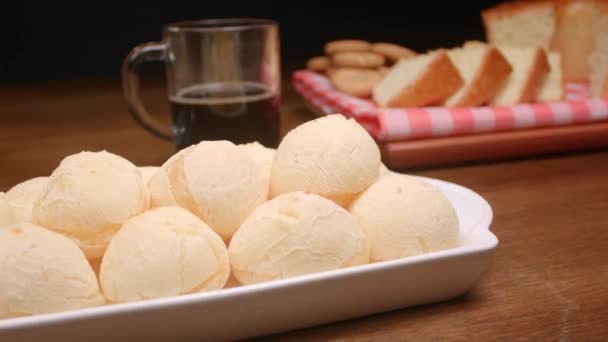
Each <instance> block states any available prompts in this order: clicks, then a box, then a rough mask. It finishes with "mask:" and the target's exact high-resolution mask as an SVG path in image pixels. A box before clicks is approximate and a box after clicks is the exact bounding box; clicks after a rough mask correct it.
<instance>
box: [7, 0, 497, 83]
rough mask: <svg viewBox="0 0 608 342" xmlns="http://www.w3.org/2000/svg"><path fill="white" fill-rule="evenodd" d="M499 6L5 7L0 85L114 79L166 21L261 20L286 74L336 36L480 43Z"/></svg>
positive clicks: (419, 43)
mask: <svg viewBox="0 0 608 342" xmlns="http://www.w3.org/2000/svg"><path fill="white" fill-rule="evenodd" d="M496 3H498V1H446V2H441V1H400V2H389V1H363V2H360V3H358V4H355V3H354V2H353V1H350V2H335V1H334V2H332V1H325V2H316V1H312V2H311V1H255V0H251V1H230V0H219V1H202V0H199V1H161V2H152V1H127V0H123V1H100V0H97V1H80V2H72V1H67V2H66V1H44V2H43V1H23V2H17V3H12V4H5V6H4V9H3V11H4V14H3V16H4V17H5V18H4V19H3V20H2V24H1V25H2V26H3V27H2V30H3V31H2V32H3V35H4V39H3V44H2V48H1V49H2V57H1V59H0V61H1V62H2V63H1V65H0V75H1V76H0V82H3V83H10V82H16V81H28V80H48V79H69V78H82V77H91V76H98V75H107V76H117V77H118V74H119V70H120V65H121V62H122V59H123V58H124V56H125V55H126V54H127V53H128V51H129V49H130V48H131V47H133V46H135V45H137V44H139V43H142V42H146V41H154V40H158V39H160V35H161V27H162V26H163V25H164V24H166V23H169V22H173V21H180V20H188V19H204V18H221V17H262V18H271V19H274V20H277V21H278V22H279V24H280V34H281V52H282V58H283V65H284V67H285V68H289V69H291V68H295V67H300V66H302V65H303V63H304V62H305V60H306V59H307V58H308V57H311V56H314V55H317V54H320V53H321V49H322V45H323V43H324V42H326V41H328V40H332V39H337V38H359V39H366V40H370V41H392V42H396V43H400V44H404V45H406V46H408V47H410V48H413V49H415V50H418V51H424V50H427V49H432V48H437V47H450V46H453V45H458V44H460V43H462V42H463V41H464V40H467V39H485V36H484V32H483V26H482V23H481V19H480V14H479V12H480V10H481V9H483V8H487V7H490V6H492V5H495V4H496Z"/></svg>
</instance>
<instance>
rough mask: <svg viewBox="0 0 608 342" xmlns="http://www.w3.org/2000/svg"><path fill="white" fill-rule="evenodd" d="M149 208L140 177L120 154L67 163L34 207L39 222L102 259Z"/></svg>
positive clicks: (80, 157) (82, 154)
mask: <svg viewBox="0 0 608 342" xmlns="http://www.w3.org/2000/svg"><path fill="white" fill-rule="evenodd" d="M148 207H149V196H148V192H147V189H146V187H145V185H144V181H143V178H142V176H141V173H140V172H139V171H138V170H137V167H136V166H135V165H133V164H132V163H131V162H130V161H128V160H126V159H124V158H122V157H120V156H117V155H115V154H112V153H109V152H106V151H101V152H88V151H86V152H80V153H77V154H73V155H70V156H68V157H66V158H64V159H63V160H62V161H61V163H60V164H59V166H58V167H57V168H56V169H55V170H54V171H53V173H52V174H51V176H50V178H49V183H48V185H47V187H46V189H45V191H44V192H43V193H42V195H41V196H40V198H38V200H37V201H36V203H35V204H34V209H33V216H34V222H35V223H36V224H38V225H40V226H42V227H45V228H48V229H51V230H53V231H56V232H59V233H62V234H64V235H66V236H67V237H69V238H71V239H72V240H74V241H75V242H76V243H77V244H78V245H79V246H80V248H82V250H83V251H84V253H85V255H86V256H87V257H88V258H90V259H94V258H99V257H101V256H102V255H103V252H104V251H105V249H106V247H107V246H108V243H109V242H110V240H111V239H112V236H113V235H114V234H115V233H116V231H117V230H118V228H120V226H121V225H122V224H123V223H124V222H125V221H126V220H128V219H129V218H131V217H133V216H135V215H137V214H139V213H142V212H143V211H145V210H147V209H148Z"/></svg>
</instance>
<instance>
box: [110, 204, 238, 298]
mask: <svg viewBox="0 0 608 342" xmlns="http://www.w3.org/2000/svg"><path fill="white" fill-rule="evenodd" d="M229 275H230V263H229V261H228V251H227V248H226V245H225V244H224V242H223V241H222V239H221V238H220V237H219V235H217V234H216V233H215V232H214V231H213V230H212V229H211V228H209V226H207V224H205V223H204V222H203V221H201V220H200V219H199V218H198V217H196V216H195V215H194V214H192V213H190V212H189V211H187V210H185V209H183V208H181V207H177V206H173V207H161V208H156V209H151V210H149V211H147V212H145V213H143V214H141V215H138V216H135V217H133V218H131V219H129V220H128V221H127V222H125V224H124V225H123V227H122V228H121V229H120V231H119V232H118V233H117V234H116V236H114V238H113V239H112V242H111V243H110V245H109V246H108V249H107V251H106V253H105V255H104V257H103V259H102V262H101V268H100V276H99V277H100V282H101V287H102V289H103V293H104V295H105V296H106V298H107V299H108V300H109V301H111V302H129V301H137V300H144V299H151V298H160V297H167V296H177V295H181V294H187V293H193V292H202V291H210V290H215V289H221V288H222V287H224V285H225V284H226V281H227V280H228V277H229Z"/></svg>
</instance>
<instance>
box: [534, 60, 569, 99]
mask: <svg viewBox="0 0 608 342" xmlns="http://www.w3.org/2000/svg"><path fill="white" fill-rule="evenodd" d="M547 59H548V61H549V67H550V68H551V70H550V71H549V75H548V76H547V77H546V78H545V81H544V82H543V84H542V85H541V86H540V89H539V90H538V94H536V102H554V101H561V100H563V99H564V80H563V77H562V58H561V54H560V53H559V52H549V53H547Z"/></svg>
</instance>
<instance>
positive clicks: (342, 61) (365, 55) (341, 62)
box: [331, 52, 386, 68]
mask: <svg viewBox="0 0 608 342" xmlns="http://www.w3.org/2000/svg"><path fill="white" fill-rule="evenodd" d="M331 62H332V63H333V65H335V66H337V67H345V68H378V67H380V66H383V65H384V63H385V62H386V59H385V58H384V56H382V55H380V54H377V53H374V52H339V53H336V54H335V55H333V56H332V59H331Z"/></svg>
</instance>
